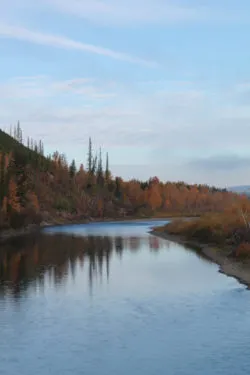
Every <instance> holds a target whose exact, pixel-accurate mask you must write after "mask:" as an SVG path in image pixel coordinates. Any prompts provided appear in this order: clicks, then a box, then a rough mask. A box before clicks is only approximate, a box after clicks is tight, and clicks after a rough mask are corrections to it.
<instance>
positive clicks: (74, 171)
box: [69, 159, 76, 178]
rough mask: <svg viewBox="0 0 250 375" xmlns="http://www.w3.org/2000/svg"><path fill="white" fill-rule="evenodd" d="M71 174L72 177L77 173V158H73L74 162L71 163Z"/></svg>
mask: <svg viewBox="0 0 250 375" xmlns="http://www.w3.org/2000/svg"><path fill="white" fill-rule="evenodd" d="M69 175H70V177H71V178H73V177H75V175H76V162H75V159H73V160H72V163H71V164H70V167H69Z"/></svg>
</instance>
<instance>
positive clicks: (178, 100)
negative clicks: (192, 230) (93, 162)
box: [0, 0, 250, 187]
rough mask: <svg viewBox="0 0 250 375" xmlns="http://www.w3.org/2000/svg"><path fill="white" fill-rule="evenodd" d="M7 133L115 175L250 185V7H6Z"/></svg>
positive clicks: (189, 2) (104, 3)
mask: <svg viewBox="0 0 250 375" xmlns="http://www.w3.org/2000/svg"><path fill="white" fill-rule="evenodd" d="M0 9H1V11H0V56H1V58H0V68H1V69H0V127H1V128H2V129H4V130H6V131H7V130H8V129H9V126H10V125H11V124H12V125H14V124H16V123H17V121H18V120H19V121H20V124H21V127H22V129H23V133H24V135H25V137H27V136H31V137H33V138H34V139H37V140H39V139H42V140H43V142H44V144H45V150H46V152H48V153H51V152H53V151H55V150H58V151H59V152H61V153H65V154H66V155H67V158H68V160H69V161H70V160H72V159H73V158H74V159H76V161H77V163H78V164H79V163H81V162H83V164H86V154H87V145H88V137H91V138H92V141H93V144H94V146H95V147H96V150H98V149H99V147H102V149H103V153H105V152H107V151H108V152H109V158H110V167H111V170H112V173H113V174H114V175H119V176H121V177H123V178H125V179H128V178H138V179H143V180H146V179H148V178H149V177H150V176H158V177H159V178H160V179H162V180H164V181H169V180H172V181H186V182H188V183H207V184H212V185H217V186H221V187H224V186H231V185H240V184H248V183H250V147H249V145H250V66H249V61H250V48H249V45H250V2H249V0H238V1H236V0H119V1H118V0H71V1H66V0H36V1H34V0H8V1H6V0H0Z"/></svg>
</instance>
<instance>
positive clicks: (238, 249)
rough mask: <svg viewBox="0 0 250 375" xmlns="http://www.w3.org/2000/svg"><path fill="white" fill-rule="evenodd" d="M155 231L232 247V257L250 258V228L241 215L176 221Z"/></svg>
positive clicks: (204, 216) (212, 216) (226, 214)
mask: <svg viewBox="0 0 250 375" xmlns="http://www.w3.org/2000/svg"><path fill="white" fill-rule="evenodd" d="M154 230H155V231H156V232H162V233H164V232H166V233H168V234H170V235H176V236H182V237H184V238H185V239H187V240H195V241H198V242H200V243H203V244H215V245H217V246H218V247H220V248H223V247H225V246H230V247H231V248H232V255H235V256H236V257H250V228H249V226H248V225H246V222H245V220H244V218H243V217H241V216H240V215H235V214H228V213H218V214H214V213H213V214H206V215H203V216H201V217H200V218H197V219H196V218H195V219H192V220H183V219H176V220H173V221H172V222H171V223H169V224H166V225H164V226H161V227H157V228H154Z"/></svg>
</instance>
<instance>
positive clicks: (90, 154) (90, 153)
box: [87, 137, 93, 174]
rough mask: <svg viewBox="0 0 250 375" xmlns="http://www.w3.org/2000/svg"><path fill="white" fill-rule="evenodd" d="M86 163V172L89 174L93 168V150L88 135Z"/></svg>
mask: <svg viewBox="0 0 250 375" xmlns="http://www.w3.org/2000/svg"><path fill="white" fill-rule="evenodd" d="M87 165H88V172H89V174H91V173H92V170H93V150H92V140H91V138H90V137H89V150H88V160H87Z"/></svg>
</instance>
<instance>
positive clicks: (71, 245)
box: [0, 221, 250, 375]
mask: <svg viewBox="0 0 250 375" xmlns="http://www.w3.org/2000/svg"><path fill="white" fill-rule="evenodd" d="M152 225H157V222H155V221H154V222H150V221H148V222H146V221H143V222H133V223H132V222H130V223H126V222H124V223H102V224H90V225H75V226H63V227H55V228H47V229H46V230H45V231H44V233H43V234H41V235H39V236H35V237H32V236H31V237H25V238H23V239H13V240H12V241H11V242H10V243H9V244H8V245H6V246H5V247H1V249H0V279H1V282H0V332H1V335H0V374H4V375H13V374H24V375H31V374H32V375H34V374H37V375H44V374H60V375H64V374H70V375H78V374H79V375H80V374H86V375H100V374H102V375H113V374H114V375H116V374H119V375H125V374H126V375H128V374H133V375H137V374H138V375H161V374H162V375H166V374H170V375H172V374H173V375H198V374H199V375H200V374H204V375H214V374H223V375H224V374H225V375H242V374H249V368H250V345H249V337H250V294H249V292H248V291H247V290H246V289H245V288H244V287H243V286H241V285H240V284H239V283H238V282H237V281H236V280H234V279H233V278H229V277H226V276H224V275H222V274H220V273H218V267H217V266H216V265H214V264H213V263H211V262H209V261H207V260H206V259H204V258H202V257H200V256H199V255H198V254H197V253H195V252H193V251H190V250H187V249H185V248H184V247H182V246H180V245H177V244H174V243H171V242H168V241H165V240H161V239H159V238H157V237H154V236H151V235H149V234H148V233H147V232H148V230H149V228H150V227H151V226H152Z"/></svg>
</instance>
